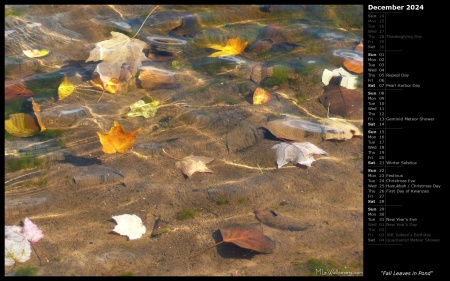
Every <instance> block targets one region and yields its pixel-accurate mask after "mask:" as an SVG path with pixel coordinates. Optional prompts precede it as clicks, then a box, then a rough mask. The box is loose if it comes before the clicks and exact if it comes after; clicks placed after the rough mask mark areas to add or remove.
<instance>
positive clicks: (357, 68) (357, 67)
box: [344, 60, 364, 74]
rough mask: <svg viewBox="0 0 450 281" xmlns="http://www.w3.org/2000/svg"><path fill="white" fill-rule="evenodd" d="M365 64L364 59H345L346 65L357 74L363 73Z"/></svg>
mask: <svg viewBox="0 0 450 281" xmlns="http://www.w3.org/2000/svg"><path fill="white" fill-rule="evenodd" d="M363 66H364V64H363V62H362V61H358V60H345V61H344V67H345V68H346V69H347V70H348V71H350V72H353V73H356V74H361V73H363V71H364V68H363Z"/></svg>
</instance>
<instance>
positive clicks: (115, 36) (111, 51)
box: [86, 31, 148, 81]
mask: <svg viewBox="0 0 450 281" xmlns="http://www.w3.org/2000/svg"><path fill="white" fill-rule="evenodd" d="M111 35H112V38H111V39H108V40H104V41H101V42H98V43H95V46H96V47H95V48H94V49H93V50H91V51H90V54H89V58H88V59H87V60H86V62H88V61H100V60H101V61H102V62H101V63H100V64H102V65H100V64H99V65H97V72H99V74H100V75H104V73H103V72H106V71H108V72H114V73H120V71H121V67H122V65H123V64H127V65H129V70H130V72H131V75H132V76H134V75H135V74H136V72H137V69H138V67H140V66H141V65H142V61H145V60H148V58H147V57H146V56H145V54H144V52H143V51H142V50H143V49H144V48H146V47H147V43H145V42H144V41H141V40H139V39H135V38H130V37H128V36H127V35H125V34H123V33H120V32H114V31H111ZM105 76H106V77H109V79H106V78H102V81H109V80H110V79H111V78H116V79H117V78H119V75H117V76H111V77H110V76H109V74H106V75H105Z"/></svg>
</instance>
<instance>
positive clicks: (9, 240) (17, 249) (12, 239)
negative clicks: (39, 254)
mask: <svg viewBox="0 0 450 281" xmlns="http://www.w3.org/2000/svg"><path fill="white" fill-rule="evenodd" d="M21 232H22V227H20V226H16V225H5V266H10V265H14V264H15V263H16V262H26V261H27V260H29V259H30V256H31V245H30V241H28V240H27V238H26V237H25V236H24V235H22V234H21Z"/></svg>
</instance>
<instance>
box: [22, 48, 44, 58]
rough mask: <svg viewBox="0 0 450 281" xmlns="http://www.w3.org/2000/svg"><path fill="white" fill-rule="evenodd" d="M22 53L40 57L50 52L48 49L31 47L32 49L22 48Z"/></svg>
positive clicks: (31, 56) (30, 56)
mask: <svg viewBox="0 0 450 281" xmlns="http://www.w3.org/2000/svg"><path fill="white" fill-rule="evenodd" d="M23 53H24V54H25V56H27V57H29V58H40V57H45V56H46V55H48V54H50V51H49V50H36V49H33V50H23Z"/></svg>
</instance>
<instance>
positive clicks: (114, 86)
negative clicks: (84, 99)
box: [91, 78, 120, 94]
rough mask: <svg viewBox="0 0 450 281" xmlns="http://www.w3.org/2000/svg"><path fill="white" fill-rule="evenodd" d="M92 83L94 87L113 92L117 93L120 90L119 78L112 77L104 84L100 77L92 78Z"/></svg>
mask: <svg viewBox="0 0 450 281" xmlns="http://www.w3.org/2000/svg"><path fill="white" fill-rule="evenodd" d="M91 84H92V86H94V88H96V89H99V90H102V91H106V92H108V93H111V94H115V93H117V92H118V91H119V90H120V81H119V79H117V78H111V79H110V80H109V81H108V82H106V83H104V84H103V82H102V80H101V79H100V78H97V79H92V80H91Z"/></svg>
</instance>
